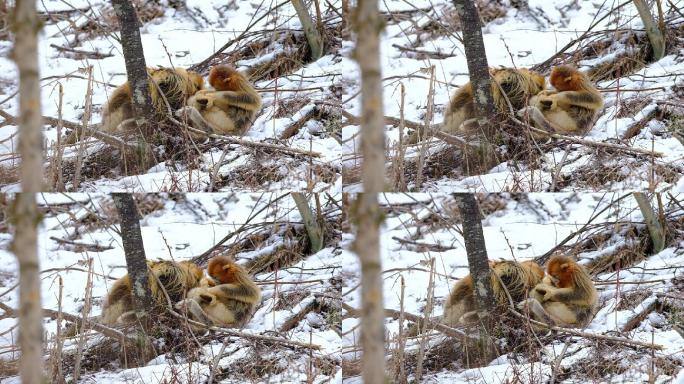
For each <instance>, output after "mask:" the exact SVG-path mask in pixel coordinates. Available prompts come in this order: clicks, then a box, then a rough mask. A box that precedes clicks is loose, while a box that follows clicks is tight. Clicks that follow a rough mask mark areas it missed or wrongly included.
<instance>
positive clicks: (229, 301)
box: [176, 256, 261, 330]
mask: <svg viewBox="0 0 684 384" xmlns="http://www.w3.org/2000/svg"><path fill="white" fill-rule="evenodd" d="M207 272H208V274H209V276H210V277H211V278H213V279H215V280H216V281H218V282H219V283H220V284H218V285H216V286H213V287H212V286H200V287H198V288H195V289H193V290H191V291H190V292H188V298H187V299H185V300H183V301H181V302H179V303H178V304H176V308H178V309H182V310H185V311H186V312H187V313H188V315H189V316H190V317H191V318H192V319H193V320H195V321H199V322H201V323H204V324H207V325H218V326H222V327H242V326H244V325H245V324H246V323H247V322H248V321H249V319H251V317H252V315H253V313H254V310H255V308H256V306H257V304H258V303H259V301H260V300H261V289H259V287H258V286H257V285H256V284H255V283H254V281H253V280H252V278H251V277H250V276H249V274H248V273H247V271H246V270H245V269H244V268H242V267H241V266H240V265H239V264H237V263H235V262H234V261H233V259H232V258H230V257H228V256H216V257H213V258H212V259H210V260H209V264H208V266H207ZM193 328H195V329H196V330H199V328H197V327H193Z"/></svg>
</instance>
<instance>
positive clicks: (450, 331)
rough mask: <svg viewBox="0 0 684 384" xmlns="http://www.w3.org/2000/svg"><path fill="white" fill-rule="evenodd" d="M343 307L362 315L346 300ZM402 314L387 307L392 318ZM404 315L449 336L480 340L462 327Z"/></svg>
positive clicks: (410, 314) (407, 314) (351, 313)
mask: <svg viewBox="0 0 684 384" xmlns="http://www.w3.org/2000/svg"><path fill="white" fill-rule="evenodd" d="M342 309H344V310H345V311H347V312H349V314H350V315H351V316H352V317H357V318H358V317H360V316H361V310H359V309H356V308H354V307H352V306H350V305H349V304H346V303H344V302H343V303H342ZM400 315H401V312H399V311H396V310H394V309H387V308H385V316H386V317H391V318H392V319H395V320H398V319H399V316H400ZM403 316H404V318H405V319H407V320H410V321H412V322H414V323H418V324H425V325H426V326H427V327H428V328H432V329H434V330H435V331H439V332H441V333H443V334H445V335H447V336H451V337H456V338H459V339H461V340H470V341H479V340H480V339H479V336H470V335H468V334H467V333H465V332H464V331H461V330H460V329H456V328H451V327H449V326H447V325H444V324H441V323H439V322H436V321H433V320H432V319H430V320H428V319H425V318H423V317H421V316H418V315H414V314H412V313H408V312H404V315H403Z"/></svg>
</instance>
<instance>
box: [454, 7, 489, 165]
mask: <svg viewBox="0 0 684 384" xmlns="http://www.w3.org/2000/svg"><path fill="white" fill-rule="evenodd" d="M454 7H456V13H457V14H458V18H459V19H460V21H461V29H462V32H463V46H464V48H465V55H466V61H467V63H468V73H469V75H470V83H471V84H472V86H473V101H474V103H475V110H476V112H477V118H478V120H477V124H478V125H479V129H478V130H479V131H481V132H483V133H484V135H483V136H484V138H485V140H482V141H481V143H482V144H481V145H480V150H481V154H480V155H481V158H482V161H483V163H484V164H488V163H489V162H490V160H491V159H492V158H493V155H494V154H493V150H492V148H491V144H490V143H489V141H490V140H492V138H493V137H494V134H495V130H494V126H493V124H492V122H493V121H494V119H495V117H496V109H495V108H494V97H493V96H492V85H491V84H492V82H491V80H490V77H489V64H488V63H487V52H486V51H485V47H484V41H483V39H482V26H481V25H480V14H479V13H478V12H477V8H476V7H475V4H474V2H473V1H472V0H454Z"/></svg>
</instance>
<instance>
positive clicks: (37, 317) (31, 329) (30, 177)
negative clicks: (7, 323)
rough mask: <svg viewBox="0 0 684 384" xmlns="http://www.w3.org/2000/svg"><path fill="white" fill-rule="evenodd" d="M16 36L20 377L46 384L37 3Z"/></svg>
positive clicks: (23, 11) (18, 15)
mask: <svg viewBox="0 0 684 384" xmlns="http://www.w3.org/2000/svg"><path fill="white" fill-rule="evenodd" d="M11 26H12V30H13V31H14V37H15V41H14V50H13V51H12V58H13V59H14V61H15V62H16V63H17V67H18V69H19V114H20V116H19V154H20V155H21V171H20V176H21V190H22V191H23V192H22V193H19V194H17V197H16V200H15V202H14V204H13V210H12V211H13V212H12V219H13V221H14V224H15V233H14V239H13V241H12V245H11V249H12V252H14V254H15V255H16V257H17V261H18V262H19V306H20V311H19V348H20V349H21V358H20V360H19V373H20V375H21V380H22V382H24V383H42V382H43V381H44V375H43V316H42V310H41V301H40V265H39V261H38V244H37V241H38V230H37V226H38V224H39V223H40V221H41V216H40V214H39V212H38V207H37V206H36V196H35V193H36V192H39V191H41V190H42V185H43V177H42V175H43V148H42V142H43V139H42V131H41V130H42V118H41V113H40V111H41V108H40V76H39V72H38V31H39V30H40V22H39V21H38V15H37V14H36V3H35V1H32V0H17V2H16V6H15V8H14V13H13V18H12V20H11Z"/></svg>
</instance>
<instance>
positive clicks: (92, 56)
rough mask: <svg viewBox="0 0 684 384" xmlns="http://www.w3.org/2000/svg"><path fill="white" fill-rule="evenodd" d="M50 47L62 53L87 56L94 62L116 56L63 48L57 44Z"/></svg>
mask: <svg viewBox="0 0 684 384" xmlns="http://www.w3.org/2000/svg"><path fill="white" fill-rule="evenodd" d="M50 46H51V47H52V48H55V49H56V50H58V51H60V52H69V53H73V54H76V55H83V56H85V57H87V58H89V59H93V60H100V59H104V58H106V57H113V56H114V55H113V54H111V53H102V52H98V51H83V50H80V49H74V48H69V47H62V46H59V45H57V44H50Z"/></svg>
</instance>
